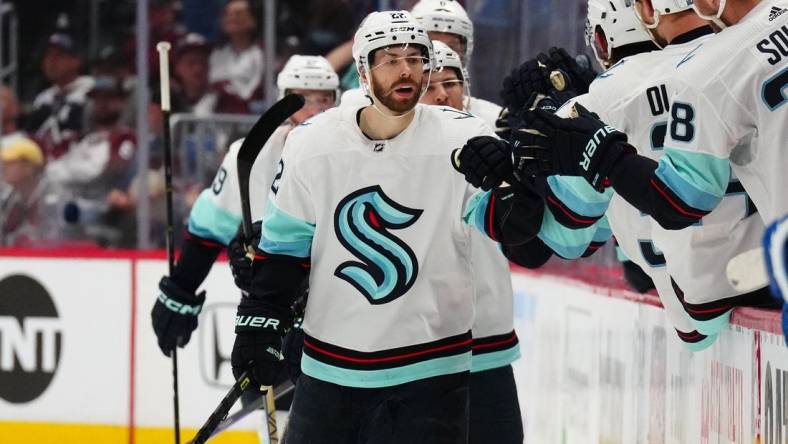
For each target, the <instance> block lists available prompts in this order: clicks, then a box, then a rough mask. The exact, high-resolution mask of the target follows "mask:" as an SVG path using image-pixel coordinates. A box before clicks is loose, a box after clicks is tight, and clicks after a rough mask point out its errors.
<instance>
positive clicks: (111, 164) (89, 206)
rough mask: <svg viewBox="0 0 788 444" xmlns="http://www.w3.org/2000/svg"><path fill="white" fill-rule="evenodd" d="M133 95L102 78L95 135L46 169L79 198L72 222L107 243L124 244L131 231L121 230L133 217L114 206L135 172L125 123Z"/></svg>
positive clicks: (96, 93) (69, 212)
mask: <svg viewBox="0 0 788 444" xmlns="http://www.w3.org/2000/svg"><path fill="white" fill-rule="evenodd" d="M127 94H128V91H127V89H126V88H125V87H124V85H123V83H122V82H120V81H119V80H118V79H116V78H114V77H98V78H96V82H95V86H94V87H93V88H92V89H91V91H90V94H89V97H90V110H91V115H90V122H91V125H92V131H91V132H90V133H88V134H86V135H85V136H84V137H83V138H82V139H80V140H79V142H77V143H75V144H74V145H73V146H72V147H71V149H70V150H69V152H68V153H67V154H66V155H64V156H63V157H61V158H60V159H57V160H55V161H53V162H51V163H50V164H49V165H48V166H47V169H46V174H47V178H48V179H49V180H51V181H52V182H53V183H55V184H57V185H58V186H59V187H60V188H62V189H66V190H68V191H69V193H70V194H71V195H72V197H73V198H72V200H70V201H69V203H68V204H67V207H66V213H65V218H66V221H67V222H70V223H73V224H82V228H83V229H84V232H85V235H86V237H87V238H90V239H93V240H95V241H97V242H98V243H99V244H102V245H117V244H119V243H123V242H122V239H123V236H124V235H126V234H127V233H125V232H124V231H125V230H122V229H119V223H120V220H122V219H131V218H133V214H131V213H130V212H128V211H125V210H123V211H115V208H113V206H112V205H109V204H108V196H109V195H110V193H111V192H112V190H116V189H120V190H125V189H126V188H127V187H128V184H129V181H130V180H131V176H132V174H133V170H132V167H133V161H134V157H135V153H136V140H135V136H134V132H133V130H132V129H131V128H128V127H125V126H123V125H122V124H120V117H121V114H122V112H123V109H124V107H125V104H126V98H127ZM69 204H70V205H69ZM88 215H89V217H88ZM86 223H88V224H89V225H90V226H86V225H85V224H86Z"/></svg>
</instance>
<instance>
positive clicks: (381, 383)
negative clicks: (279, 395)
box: [301, 351, 471, 388]
mask: <svg viewBox="0 0 788 444" xmlns="http://www.w3.org/2000/svg"><path fill="white" fill-rule="evenodd" d="M470 368H471V352H470V351H468V352H466V353H462V354H459V355H454V356H447V357H445V358H435V359H430V360H429V361H423V362H417V363H415V364H410V365H404V366H402V367H396V368H388V369H383V370H351V369H346V368H341V367H335V366H333V365H329V364H326V363H324V362H320V361H318V360H316V359H314V358H311V357H310V356H309V355H307V354H306V353H304V354H303V355H302V357H301V371H303V372H304V373H305V374H307V375H309V376H311V377H313V378H315V379H319V380H321V381H326V382H330V383H333V384H338V385H343V386H346V387H359V388H379V387H390V386H392V385H399V384H404V383H406V382H412V381H417V380H420V379H426V378H432V377H434V376H442V375H450V374H453V373H460V372H466V371H468V370H470Z"/></svg>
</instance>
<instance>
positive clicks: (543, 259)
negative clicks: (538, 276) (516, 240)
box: [503, 237, 553, 269]
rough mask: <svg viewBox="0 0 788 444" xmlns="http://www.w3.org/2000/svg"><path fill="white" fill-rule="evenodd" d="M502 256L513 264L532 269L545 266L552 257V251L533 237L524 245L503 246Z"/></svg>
mask: <svg viewBox="0 0 788 444" xmlns="http://www.w3.org/2000/svg"><path fill="white" fill-rule="evenodd" d="M503 254H504V256H506V258H507V259H509V261H511V262H512V263H513V264H517V265H519V266H521V267H525V268H531V269H534V268H539V267H541V266H542V265H544V264H546V263H547V261H548V260H550V258H551V257H552V256H553V250H551V249H550V247H548V246H547V245H545V243H544V242H542V241H541V240H540V239H539V238H538V237H535V238H533V239H531V240H530V241H528V242H526V243H524V244H520V245H508V246H506V245H505V246H504V247H503Z"/></svg>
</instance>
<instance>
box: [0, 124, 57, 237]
mask: <svg viewBox="0 0 788 444" xmlns="http://www.w3.org/2000/svg"><path fill="white" fill-rule="evenodd" d="M0 161H1V162H2V170H3V177H4V179H5V182H6V183H7V184H8V186H6V187H3V188H2V190H0V245H3V246H13V245H16V246H23V245H29V244H30V243H32V241H33V240H36V239H39V238H41V236H40V233H39V231H40V228H41V226H40V225H39V223H38V222H40V221H44V222H47V221H48V219H51V218H45V217H44V215H42V214H40V211H39V210H40V208H41V204H42V202H43V200H44V198H45V197H46V196H47V194H48V189H49V188H50V185H49V182H48V181H47V180H46V179H45V177H44V175H43V170H44V153H43V151H42V150H41V148H40V147H39V146H38V144H36V142H34V141H33V140H32V139H30V138H27V137H24V136H22V135H19V134H17V135H12V136H6V137H3V141H2V144H0Z"/></svg>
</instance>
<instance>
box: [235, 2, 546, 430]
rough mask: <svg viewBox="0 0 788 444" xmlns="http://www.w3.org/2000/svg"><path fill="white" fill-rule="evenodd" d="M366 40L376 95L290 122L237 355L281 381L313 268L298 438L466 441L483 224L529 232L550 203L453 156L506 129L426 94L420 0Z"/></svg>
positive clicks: (360, 62)
mask: <svg viewBox="0 0 788 444" xmlns="http://www.w3.org/2000/svg"><path fill="white" fill-rule="evenodd" d="M353 55H354V58H355V60H356V65H357V67H358V69H359V75H360V77H361V81H362V84H363V85H364V88H365V90H366V91H365V92H366V93H367V94H368V95H369V96H370V97H371V99H372V100H373V104H372V105H370V106H364V107H352V106H343V107H339V108H336V109H333V110H329V111H328V112H325V113H323V114H321V115H320V116H317V117H315V118H313V119H311V120H309V121H308V122H306V123H305V124H303V125H301V126H300V127H298V128H297V129H295V130H294V131H292V132H291V133H290V134H289V136H288V138H287V142H286V144H285V148H284V153H283V157H282V164H283V169H282V176H281V179H280V180H279V181H278V183H277V185H276V186H275V187H273V188H272V192H271V193H270V195H269V196H270V197H269V201H268V204H267V207H266V210H265V214H264V216H263V226H262V237H261V239H260V241H259V243H256V245H257V247H258V251H257V257H256V260H255V262H254V267H255V272H254V277H253V281H252V288H250V291H249V294H248V296H246V297H244V298H243V299H242V301H241V303H240V305H239V307H238V315H237V317H236V341H235V346H234V348H233V353H232V365H233V370H234V372H236V374H240V373H241V372H242V371H243V370H245V369H248V370H250V371H251V373H252V375H253V377H254V379H255V382H256V383H257V384H261V385H269V384H271V382H272V380H273V379H274V377H275V376H276V373H277V371H278V367H279V365H280V363H279V361H280V358H281V356H280V347H281V343H280V341H281V336H282V334H283V333H284V331H285V330H286V329H287V328H288V327H289V324H290V322H291V313H290V305H291V304H292V301H293V298H294V297H295V293H296V291H297V288H298V287H299V286H300V285H301V282H302V281H303V280H304V279H305V278H307V277H308V278H309V288H310V296H309V303H308V304H307V307H306V312H305V317H304V324H303V328H304V332H305V335H306V337H305V340H304V355H303V358H302V361H301V369H302V371H303V374H302V375H301V377H300V379H299V381H298V384H297V385H296V392H295V397H294V401H293V406H292V408H291V412H290V419H289V425H288V430H287V432H286V437H285V439H286V440H287V442H290V443H306V442H310V443H320V442H326V443H328V442H331V443H336V442H359V441H361V442H451V443H454V442H457V443H461V442H466V441H467V417H468V379H469V369H470V365H471V343H472V338H471V327H472V323H473V312H474V292H473V283H472V281H471V276H472V266H471V258H470V249H469V243H470V235H469V233H470V229H478V230H480V231H482V232H483V233H485V234H486V235H488V236H490V237H492V238H494V239H496V240H498V241H500V242H502V243H504V244H507V243H511V244H520V243H523V242H525V241H527V240H529V239H530V238H532V237H533V235H534V227H535V226H536V225H537V224H538V221H539V220H541V209H542V208H543V203H542V201H541V199H540V198H539V197H538V196H536V195H534V194H533V193H531V192H529V190H527V189H525V188H518V189H516V190H514V189H512V188H511V187H505V188H495V189H493V190H492V191H491V192H480V191H478V190H476V189H475V188H473V187H471V186H470V185H468V184H467V183H466V182H465V181H463V180H462V177H460V176H459V175H457V174H456V173H454V171H452V170H451V167H450V166H449V165H447V164H446V158H447V157H448V156H449V155H450V153H451V151H452V150H453V149H454V148H456V147H458V146H462V145H463V144H465V143H466V141H467V143H475V140H476V139H475V138H474V137H475V136H480V135H492V134H493V133H492V129H491V128H490V127H489V126H488V125H487V124H486V123H484V122H483V121H482V120H481V119H478V118H476V117H474V116H472V115H470V114H467V113H464V112H462V111H459V110H455V109H451V108H443V107H432V106H426V105H418V100H419V98H420V96H421V94H422V93H423V91H422V84H425V85H426V84H427V83H428V82H427V81H426V79H424V80H425V81H423V76H424V75H425V73H424V66H425V65H427V64H431V63H432V62H433V51H432V44H431V41H430V40H429V38H428V36H427V33H426V32H425V31H424V29H423V28H421V27H420V26H419V25H418V23H416V22H415V21H414V20H413V19H412V18H411V16H410V14H409V13H408V12H406V11H388V12H376V13H372V14H370V15H369V16H368V17H367V18H366V19H365V20H364V22H363V23H362V25H361V26H360V28H359V30H358V31H357V32H356V35H355V38H354V44H353ZM427 73H429V71H427ZM427 75H428V74H427ZM469 139H470V140H469ZM485 143H495V144H498V145H500V146H501V147H502V148H504V147H505V143H504V142H502V141H500V140H498V139H494V140H493V141H489V142H485ZM512 215H517V216H518V217H512ZM512 220H517V221H518V224H517V225H511V224H509V221H512Z"/></svg>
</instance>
